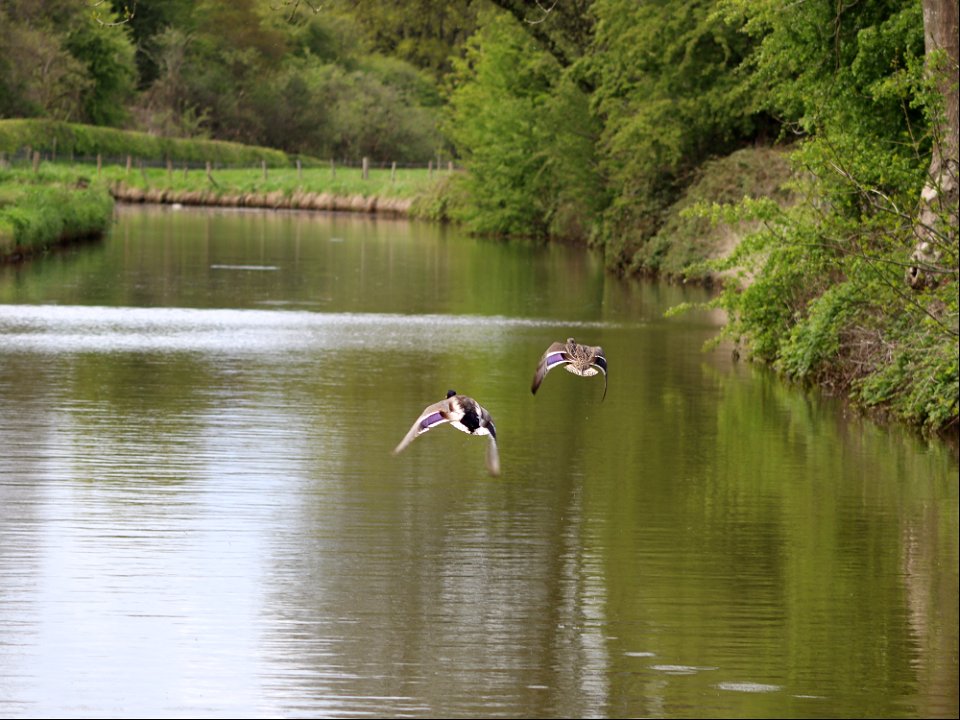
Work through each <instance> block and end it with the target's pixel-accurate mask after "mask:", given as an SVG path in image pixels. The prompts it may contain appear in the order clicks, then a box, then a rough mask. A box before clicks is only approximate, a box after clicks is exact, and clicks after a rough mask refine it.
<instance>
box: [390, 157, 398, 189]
mask: <svg viewBox="0 0 960 720" xmlns="http://www.w3.org/2000/svg"><path fill="white" fill-rule="evenodd" d="M396 179H397V161H396V160H394V161H393V162H392V163H390V182H391V184H392V183H393V182H394V181H395V180H396Z"/></svg>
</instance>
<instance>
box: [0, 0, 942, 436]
mask: <svg viewBox="0 0 960 720" xmlns="http://www.w3.org/2000/svg"><path fill="white" fill-rule="evenodd" d="M48 5H49V6H50V7H47V6H48ZM0 15H2V19H3V22H4V24H5V26H7V27H9V28H11V29H12V30H13V32H8V33H5V34H4V36H3V37H2V38H0V117H33V118H49V119H58V120H69V121H75V122H83V123H88V124H93V125H100V126H114V127H126V128H131V129H135V130H139V131H143V132H145V133H148V134H149V135H151V136H156V137H158V138H159V137H163V138H173V137H178V138H208V139H215V140H222V141H231V142H239V143H244V144H249V145H259V146H265V147H270V148H275V149H277V150H281V151H283V152H285V153H287V155H288V157H292V156H301V157H304V158H308V157H311V158H322V159H323V162H327V161H328V159H329V158H346V157H349V158H351V159H353V160H358V159H359V158H360V157H364V156H366V157H369V158H371V159H372V160H373V161H375V162H376V161H393V160H396V161H399V162H400V163H401V164H403V163H405V162H414V163H425V162H426V161H427V160H428V159H435V158H437V157H438V156H441V157H444V158H449V157H455V158H456V159H457V160H458V164H462V165H463V166H465V168H466V172H464V173H455V174H451V175H450V176H441V178H440V180H442V181H440V182H435V183H434V184H432V185H430V186H429V187H428V191H427V192H426V194H425V195H424V198H423V199H422V200H421V206H422V208H423V212H426V213H429V214H430V215H431V216H433V217H444V218H452V219H455V220H457V221H459V222H462V223H464V224H465V225H466V226H467V227H469V228H470V229H472V230H474V231H475V232H478V233H490V234H497V235H505V236H529V237H535V238H563V239H568V240H574V241H579V242H582V243H584V244H587V245H590V246H592V247H594V248H596V249H597V250H598V251H600V252H602V253H603V255H604V258H605V260H606V264H607V266H608V267H609V268H610V270H611V271H612V272H616V273H619V274H622V275H627V276H630V275H637V274H657V275H661V276H665V277H668V278H675V279H684V280H700V281H702V280H711V279H716V278H722V279H723V287H724V291H723V293H722V294H720V295H719V296H718V299H717V301H716V304H717V305H718V306H719V307H722V308H724V309H725V310H726V311H727V314H728V317H729V324H728V326H727V328H726V335H727V336H728V337H731V338H733V339H734V340H735V341H736V342H737V343H738V344H739V346H740V348H741V351H742V352H744V353H745V354H747V355H748V356H750V357H753V358H756V359H757V360H760V361H763V362H765V363H769V364H771V365H773V366H774V367H776V368H777V369H778V370H779V371H780V372H782V373H783V374H785V375H786V376H789V377H791V378H794V379H796V380H798V381H802V382H815V383H820V384H822V385H824V386H827V387H829V388H831V389H832V390H834V391H835V392H837V393H840V394H844V395H847V396H849V397H850V398H852V399H853V400H854V401H856V402H857V403H858V404H860V405H861V406H865V407H872V408H877V409H879V410H882V411H885V412H889V413H891V414H892V415H894V416H896V417H898V418H900V419H903V420H905V421H907V422H909V423H912V424H916V425H918V426H921V427H924V428H926V429H928V430H930V431H940V430H944V429H950V428H953V429H956V427H957V423H958V394H960V384H958V364H960V363H958V351H957V339H958V328H957V326H958V322H957V318H958V300H957V283H958V279H960V278H958V252H957V242H958V240H957V238H958V231H957V226H958V220H957V187H958V186H957V147H958V145H960V142H958V140H957V134H958V133H957V124H958V119H957V115H958V113H957V57H958V49H957V40H956V38H957V34H958V33H957V9H956V2H955V0H909V1H907V0H869V1H867V2H860V3H854V4H845V5H839V6H838V5H837V4H835V3H827V2H806V3H793V4H788V5H784V4H783V3H779V2H775V1H774V0H760V1H756V0H682V1H681V2H645V3H636V2H632V1H631V0H566V1H565V2H559V3H553V4H545V3H542V2H537V1H536V0H531V1H530V2H523V1H521V0H492V1H489V2H487V1H485V2H480V1H479V0H458V1H457V2H453V3H440V4H430V3H409V4H405V5H403V6H402V7H400V6H395V5H393V4H389V3H382V2H379V1H378V0H359V1H358V2H352V3H345V2H338V1H337V0H331V2H327V3H324V4H323V5H322V6H317V5H316V4H313V3H306V2H299V1H296V0H292V1H285V2H279V3H277V2H268V0H242V1H240V2H234V3H220V2H214V0H200V1H199V2H187V0H173V1H168V2H164V3H160V2H153V1H151V0H137V1H136V2H134V1H133V0H129V1H128V0H114V2H113V3H111V4H108V3H92V2H88V1H87V0H59V1H58V2H57V3H55V4H54V3H51V2H39V3H38V2H34V1H31V2H27V1H26V0H14V1H13V2H10V3H5V4H4V5H3V7H2V8H0ZM116 23H119V24H116ZM39 58H47V60H48V62H45V63H39V62H37V60H38V59H39ZM61 142H63V141H58V144H60V143H61ZM145 142H146V141H145ZM62 147H63V146H62V145H61V150H60V152H63V150H62ZM167 152H169V151H167ZM166 158H169V155H166V156H164V155H163V153H161V154H159V155H157V156H156V157H154V158H153V159H154V160H156V161H160V160H163V159H166ZM277 167H278V169H277V171H276V172H274V171H273V170H271V173H270V176H271V177H274V176H275V177H276V181H277V182H282V181H281V179H280V178H281V176H280V175H279V174H278V173H280V170H279V165H277ZM288 168H289V164H288ZM171 172H173V171H171V170H163V169H159V170H157V169H148V170H145V171H141V175H142V177H143V180H144V183H145V184H146V185H149V186H151V187H155V186H156V185H161V184H162V183H163V182H170V183H173V182H177V181H176V180H175V178H173V177H171V176H170V174H171ZM283 172H291V171H290V170H289V169H287V170H284V171H283ZM316 172H322V169H321V168H317V170H316ZM164 173H166V174H167V180H163V179H162V177H157V176H155V174H156V175H160V176H162V175H163V174H164ZM134 174H136V173H134ZM175 174H176V173H175V172H173V175H175ZM216 177H217V175H216V174H215V175H214V178H216ZM139 182H140V181H139V180H135V179H133V178H130V177H129V175H128V176H127V177H125V179H124V183H126V184H127V186H130V185H132V184H134V183H139ZM258 182H262V180H261V181H258ZM266 182H274V181H273V180H269V179H268V180H266ZM271 192H278V191H277V190H276V189H274V190H272V191H271ZM417 192H421V190H418V191H417Z"/></svg>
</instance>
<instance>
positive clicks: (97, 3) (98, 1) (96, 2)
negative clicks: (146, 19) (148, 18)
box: [90, 0, 137, 27]
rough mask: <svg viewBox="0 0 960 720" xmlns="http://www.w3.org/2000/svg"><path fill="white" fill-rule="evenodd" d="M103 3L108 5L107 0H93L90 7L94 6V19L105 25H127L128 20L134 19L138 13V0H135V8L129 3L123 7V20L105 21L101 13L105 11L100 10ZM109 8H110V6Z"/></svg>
mask: <svg viewBox="0 0 960 720" xmlns="http://www.w3.org/2000/svg"><path fill="white" fill-rule="evenodd" d="M103 5H108V2H107V0H93V1H92V2H91V3H90V7H91V8H93V19H94V20H96V21H97V23H98V24H100V25H103V26H104V27H117V26H118V25H126V24H127V23H128V22H130V21H131V20H133V17H134V15H136V14H137V0H133V9H132V10H131V9H130V6H129V5H125V6H124V8H123V18H122V19H121V20H113V21H110V22H104V21H103V20H101V19H100V15H101V13H102V12H103V11H102V10H100V8H101V6H103ZM107 9H108V10H109V7H108V8H107Z"/></svg>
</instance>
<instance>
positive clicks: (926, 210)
mask: <svg viewBox="0 0 960 720" xmlns="http://www.w3.org/2000/svg"><path fill="white" fill-rule="evenodd" d="M957 7H958V3H957V1H956V0H923V35H924V46H925V50H926V58H927V73H928V76H929V78H930V80H931V82H932V84H933V85H934V87H935V88H936V91H937V92H938V93H939V95H940V98H941V101H942V110H941V112H939V113H938V114H937V117H936V118H935V120H934V123H933V131H934V132H933V136H934V142H933V152H932V156H931V159H930V170H929V173H928V179H927V183H926V185H925V186H924V188H923V192H922V193H921V196H920V214H919V217H918V222H917V242H916V246H915V247H914V250H913V254H912V256H911V258H910V260H911V264H910V267H909V268H908V270H907V275H906V276H907V282H909V283H910V285H912V286H913V287H915V288H921V287H923V286H924V285H926V284H930V283H935V282H937V281H938V279H939V277H940V276H941V275H942V273H944V272H948V273H949V272H950V271H951V268H950V267H949V266H948V265H944V264H943V260H944V258H945V257H949V256H950V255H952V256H953V257H956V255H957V243H958V238H957V226H958V224H960V222H958V215H957V213H958V210H957V206H958V202H960V189H958V177H957V175H958V170H960V169H958V149H960V136H958V124H960V121H958V116H960V101H958V90H957V69H958V66H960V21H958V11H957Z"/></svg>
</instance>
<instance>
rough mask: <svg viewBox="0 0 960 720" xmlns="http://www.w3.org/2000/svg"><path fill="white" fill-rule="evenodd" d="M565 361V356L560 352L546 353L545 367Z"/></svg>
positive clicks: (548, 367) (551, 366)
mask: <svg viewBox="0 0 960 720" xmlns="http://www.w3.org/2000/svg"><path fill="white" fill-rule="evenodd" d="M564 362H567V358H566V357H564V354H563V353H562V352H556V353H550V354H549V355H547V369H552V368H553V367H555V366H556V365H559V364H560V363H564Z"/></svg>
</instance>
